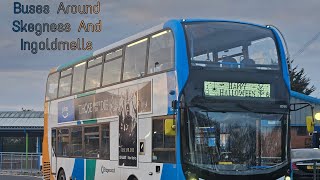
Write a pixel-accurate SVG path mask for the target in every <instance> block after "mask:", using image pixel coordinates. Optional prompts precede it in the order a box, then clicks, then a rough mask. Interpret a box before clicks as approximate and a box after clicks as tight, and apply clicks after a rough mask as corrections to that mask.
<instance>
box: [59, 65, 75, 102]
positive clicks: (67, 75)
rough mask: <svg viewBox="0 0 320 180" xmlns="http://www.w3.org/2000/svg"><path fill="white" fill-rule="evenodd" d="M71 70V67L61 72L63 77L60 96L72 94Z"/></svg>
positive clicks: (60, 83) (60, 84)
mask: <svg viewBox="0 0 320 180" xmlns="http://www.w3.org/2000/svg"><path fill="white" fill-rule="evenodd" d="M71 72H72V69H71V68H69V69H67V70H65V71H62V72H61V76H60V77H61V78H60V82H59V97H64V96H68V95H70V89H71Z"/></svg>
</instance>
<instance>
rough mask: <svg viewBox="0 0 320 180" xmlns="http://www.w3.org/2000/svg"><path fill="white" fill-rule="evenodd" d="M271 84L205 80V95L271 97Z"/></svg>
mask: <svg viewBox="0 0 320 180" xmlns="http://www.w3.org/2000/svg"><path fill="white" fill-rule="evenodd" d="M270 87H271V86H270V84H260V83H236V82H211V81H205V82H204V94H205V96H218V97H219V96H221V97H225V96H230V97H253V98H270V90H271V88H270Z"/></svg>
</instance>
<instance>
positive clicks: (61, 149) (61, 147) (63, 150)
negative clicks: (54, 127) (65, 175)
mask: <svg viewBox="0 0 320 180" xmlns="http://www.w3.org/2000/svg"><path fill="white" fill-rule="evenodd" d="M57 155H58V156H68V155H69V129H59V130H58V149H57Z"/></svg>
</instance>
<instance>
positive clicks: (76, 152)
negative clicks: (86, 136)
mask: <svg viewBox="0 0 320 180" xmlns="http://www.w3.org/2000/svg"><path fill="white" fill-rule="evenodd" d="M82 155H83V150H82V127H81V126H80V127H73V128H71V145H70V156H74V157H81V156H82Z"/></svg>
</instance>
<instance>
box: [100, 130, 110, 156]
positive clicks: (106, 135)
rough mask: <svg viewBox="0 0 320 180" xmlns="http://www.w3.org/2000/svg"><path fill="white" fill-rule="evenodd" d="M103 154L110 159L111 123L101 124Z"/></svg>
mask: <svg viewBox="0 0 320 180" xmlns="http://www.w3.org/2000/svg"><path fill="white" fill-rule="evenodd" d="M100 149H101V156H100V158H102V159H110V131H109V124H104V125H101V148H100Z"/></svg>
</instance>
